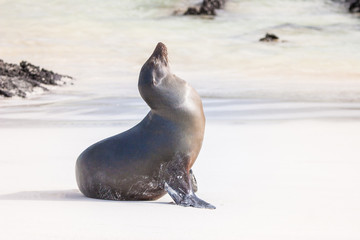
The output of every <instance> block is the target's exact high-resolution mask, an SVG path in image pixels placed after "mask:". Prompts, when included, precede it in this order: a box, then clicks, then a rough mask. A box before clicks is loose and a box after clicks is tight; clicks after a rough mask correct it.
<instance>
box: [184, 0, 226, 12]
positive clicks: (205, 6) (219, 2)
mask: <svg viewBox="0 0 360 240" xmlns="http://www.w3.org/2000/svg"><path fill="white" fill-rule="evenodd" d="M225 2H226V0H203V2H202V3H201V5H199V6H195V7H194V6H193V7H189V8H188V9H187V10H186V12H185V13H184V15H210V16H215V15H216V12H215V9H221V8H223V7H224V5H225Z"/></svg>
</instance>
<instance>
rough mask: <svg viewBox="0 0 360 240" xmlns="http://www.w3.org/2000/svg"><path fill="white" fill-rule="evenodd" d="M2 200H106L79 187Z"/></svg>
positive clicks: (2, 198)
mask: <svg viewBox="0 0 360 240" xmlns="http://www.w3.org/2000/svg"><path fill="white" fill-rule="evenodd" d="M1 200H20V201H21V200H23V201H29V200H35V201H94V202H95V201H97V202H105V201H106V200H101V199H94V198H87V197H85V196H84V195H83V194H82V193H80V191H79V190H77V189H69V190H56V191H23V192H17V193H11V194H4V195H0V201H1ZM111 202H127V203H151V204H173V203H172V202H158V201H111Z"/></svg>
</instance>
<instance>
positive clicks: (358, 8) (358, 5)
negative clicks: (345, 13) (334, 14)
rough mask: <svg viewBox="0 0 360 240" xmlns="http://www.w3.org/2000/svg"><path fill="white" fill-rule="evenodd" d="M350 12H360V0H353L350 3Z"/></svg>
mask: <svg viewBox="0 0 360 240" xmlns="http://www.w3.org/2000/svg"><path fill="white" fill-rule="evenodd" d="M349 12H352V13H360V0H357V1H353V2H351V3H350V6H349Z"/></svg>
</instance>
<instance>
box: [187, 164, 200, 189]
mask: <svg viewBox="0 0 360 240" xmlns="http://www.w3.org/2000/svg"><path fill="white" fill-rule="evenodd" d="M189 173H190V180H191V187H192V190H193V192H197V190H198V185H197V181H196V178H195V175H194V173H193V170H192V169H190V172H189Z"/></svg>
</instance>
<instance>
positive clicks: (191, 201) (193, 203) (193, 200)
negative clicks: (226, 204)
mask: <svg viewBox="0 0 360 240" xmlns="http://www.w3.org/2000/svg"><path fill="white" fill-rule="evenodd" d="M165 190H166V191H167V192H168V194H169V195H170V197H171V198H172V199H173V200H174V202H175V203H176V204H177V205H180V206H184V207H196V208H207V209H215V208H216V207H215V206H213V205H211V204H210V203H208V202H205V201H204V200H201V199H200V198H198V197H197V196H196V195H195V193H194V192H193V191H190V192H189V193H187V194H185V193H183V192H182V191H177V190H175V189H173V188H172V187H170V186H169V185H168V184H167V183H165Z"/></svg>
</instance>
